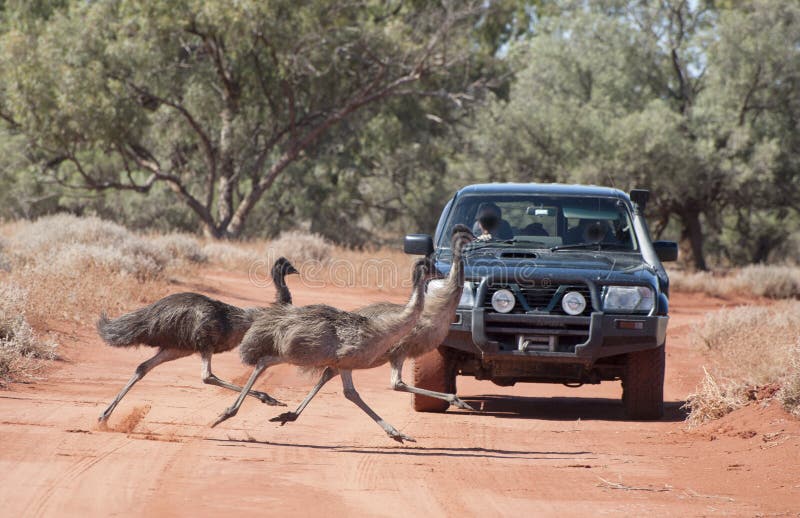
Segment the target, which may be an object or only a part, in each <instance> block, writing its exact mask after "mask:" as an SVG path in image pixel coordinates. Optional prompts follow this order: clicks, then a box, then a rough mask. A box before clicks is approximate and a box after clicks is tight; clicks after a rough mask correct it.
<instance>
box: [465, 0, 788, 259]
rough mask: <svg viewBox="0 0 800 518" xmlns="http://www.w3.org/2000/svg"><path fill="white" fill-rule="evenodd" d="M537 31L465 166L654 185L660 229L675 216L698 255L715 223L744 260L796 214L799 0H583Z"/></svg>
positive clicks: (766, 248)
mask: <svg viewBox="0 0 800 518" xmlns="http://www.w3.org/2000/svg"><path fill="white" fill-rule="evenodd" d="M539 31H540V32H539V33H538V35H537V36H536V37H534V38H532V39H531V40H530V41H528V42H522V43H520V44H518V45H515V46H514V48H513V49H512V52H511V59H512V60H514V62H515V63H516V69H517V74H516V80H515V81H514V83H513V84H512V86H511V93H510V96H509V100H508V101H504V100H502V99H499V98H496V99H492V100H490V101H489V102H488V103H487V104H486V106H485V107H484V109H483V110H481V112H480V113H479V114H478V116H477V118H476V123H475V125H474V127H473V128H472V129H471V130H470V131H468V132H466V135H465V137H466V139H467V144H466V145H465V147H464V149H463V153H462V154H461V156H460V157H459V159H458V161H457V162H456V163H457V164H458V166H459V168H460V169H462V170H463V171H464V173H463V175H462V178H463V179H464V180H470V181H476V180H509V179H514V180H517V181H566V182H593V183H600V184H605V185H613V186H616V187H619V188H622V189H629V188H632V187H644V188H649V189H651V191H652V192H653V195H654V198H653V201H652V203H651V205H650V215H651V216H652V217H653V219H654V220H655V227H656V230H657V233H660V229H663V228H667V227H668V226H669V224H670V221H671V220H673V219H674V220H677V221H678V222H679V223H680V227H681V235H680V237H682V238H685V239H686V240H687V241H688V243H689V244H690V245H691V250H690V252H691V254H692V256H693V261H694V264H695V266H696V267H698V268H700V269H704V268H705V267H706V263H705V257H704V254H705V247H704V245H705V243H706V241H707V237H706V234H707V233H708V232H709V231H710V232H712V233H713V237H712V238H711V249H712V250H714V251H717V252H719V254H720V255H721V256H723V257H725V258H727V259H728V260H730V261H732V262H734V263H736V264H741V263H743V262H747V261H751V260H756V261H758V260H766V259H768V258H769V257H770V253H771V252H772V251H773V250H775V249H776V247H777V246H778V245H779V244H780V243H781V241H782V238H784V237H785V236H787V235H788V234H789V233H791V232H792V231H793V230H794V229H795V228H796V224H790V225H788V226H787V225H786V222H785V219H786V218H787V216H789V215H791V216H792V217H793V218H794V219H795V220H796V219H797V216H796V214H795V212H794V210H796V208H797V202H796V201H795V200H796V199H797V196H796V195H797V189H798V180H799V178H798V176H797V174H798V170H799V169H798V167H797V165H798V164H797V160H798V153H797V149H800V147H798V144H800V142H798V141H797V139H798V133H797V131H796V124H797V121H798V120H800V95H798V91H800V90H798V88H797V86H798V85H797V78H798V77H800V73H798V72H800V68H798V67H799V66H800V52H799V51H798V48H800V47H798V43H800V7H798V5H797V4H796V3H794V2H789V1H782V2H752V3H748V4H743V5H742V6H741V8H739V9H731V10H723V11H715V10H707V9H706V8H705V7H704V4H698V5H694V6H693V5H692V4H691V3H687V2H665V3H660V4H657V5H652V4H647V3H639V2H602V3H592V4H591V6H587V4H583V3H579V4H578V7H575V8H573V9H570V10H568V11H567V12H565V13H564V14H563V15H560V16H555V17H553V18H550V19H548V20H546V21H545V22H543V23H542V24H541V25H540V26H539ZM790 207H791V209H794V210H792V211H791V213H789V212H788V211H789V210H790V209H789V208H790ZM777 220H781V221H783V223H784V224H783V227H781V226H780V225H778V224H777ZM770 221H771V222H772V223H770ZM742 240H744V241H745V243H744V245H743V244H742V243H741V241H742Z"/></svg>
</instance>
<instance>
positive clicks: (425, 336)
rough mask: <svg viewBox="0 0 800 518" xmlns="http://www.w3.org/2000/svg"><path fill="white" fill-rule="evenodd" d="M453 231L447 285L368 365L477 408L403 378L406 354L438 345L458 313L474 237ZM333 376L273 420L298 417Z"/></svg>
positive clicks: (381, 311)
mask: <svg viewBox="0 0 800 518" xmlns="http://www.w3.org/2000/svg"><path fill="white" fill-rule="evenodd" d="M452 235H453V237H452V250H453V262H452V266H451V268H450V272H449V274H448V276H447V281H446V283H445V286H444V288H443V289H442V290H441V291H440V292H439V293H428V295H427V296H426V298H425V308H424V310H423V312H422V316H421V317H420V319H419V321H418V322H417V324H416V326H415V327H414V330H413V331H411V333H410V334H408V335H406V336H404V337H403V338H401V339H400V340H399V341H398V342H397V344H396V345H395V346H394V347H391V348H389V349H388V350H387V351H386V353H385V354H383V355H381V356H379V357H377V358H376V359H375V361H374V362H373V363H372V364H371V365H369V366H367V367H365V368H371V367H377V366H379V365H383V364H384V363H386V362H389V364H390V365H391V368H392V373H391V387H392V389H394V390H397V391H401V392H410V393H412V394H420V395H423V396H428V397H431V398H436V399H441V400H444V401H446V402H447V403H449V404H450V405H453V406H456V407H458V408H462V409H464V410H472V411H475V409H474V408H472V407H471V406H470V405H469V404H467V403H466V402H464V401H463V400H462V399H461V398H459V397H458V396H456V395H455V394H447V393H444V392H434V391H432V390H426V389H421V388H418V387H414V386H413V385H408V384H406V383H405V382H404V381H403V378H402V372H403V363H404V362H405V360H406V359H407V358H418V357H420V356H422V355H423V354H426V353H428V352H430V351H433V350H434V349H436V348H437V347H438V346H439V345H440V344H441V343H442V342H443V341H444V339H445V337H446V336H447V333H448V331H449V329H450V323H451V322H452V321H453V318H454V317H455V311H456V307H457V306H458V301H459V300H460V299H461V292H462V291H463V289H464V262H463V256H462V250H463V248H464V246H465V245H466V244H467V243H469V242H471V241H472V240H473V239H474V236H473V234H472V232H471V231H470V230H469V228H467V227H466V226H465V225H461V224H459V225H456V226H454V227H453V234H452ZM402 309H403V306H402V305H400V304H392V303H389V302H379V303H376V304H370V305H369V306H365V307H363V308H361V309H357V310H356V313H358V314H360V315H364V316H367V317H372V318H375V317H379V316H381V315H387V314H391V313H396V312H398V311H401V310H402ZM334 376H335V371H333V370H332V369H331V368H327V369H325V370H324V371H323V372H322V375H321V376H320V379H319V381H318V382H317V384H316V385H315V386H314V388H312V389H311V391H310V392H309V393H308V395H307V396H306V397H305V399H304V400H303V401H302V402H301V403H300V405H299V406H298V407H297V409H296V410H295V411H294V412H284V413H282V414H280V415H278V416H276V417H273V418H272V419H270V421H273V422H279V423H281V425H283V424H286V423H288V422H292V421H295V420H297V418H298V417H299V416H300V414H301V413H302V411H303V409H304V408H305V407H306V405H308V403H309V402H310V401H311V400H312V399H313V398H314V396H315V395H316V394H317V392H319V390H320V389H321V388H322V386H323V385H325V383H327V382H328V381H330V379H332V378H333V377H334ZM446 408H447V405H445V406H444V408H442V410H444V409H446Z"/></svg>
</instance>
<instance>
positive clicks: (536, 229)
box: [520, 221, 550, 236]
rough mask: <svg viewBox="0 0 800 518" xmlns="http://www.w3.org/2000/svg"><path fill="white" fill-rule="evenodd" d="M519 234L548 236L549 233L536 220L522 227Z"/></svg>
mask: <svg viewBox="0 0 800 518" xmlns="http://www.w3.org/2000/svg"><path fill="white" fill-rule="evenodd" d="M520 234H522V235H525V236H549V235H550V233H549V232H548V231H547V229H545V228H544V226H543V225H542V224H541V223H539V222H538V221H537V222H535V223H531V224H530V225H528V226H527V227H525V228H523V229H522V231H520Z"/></svg>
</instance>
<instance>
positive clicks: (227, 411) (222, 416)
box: [211, 407, 238, 428]
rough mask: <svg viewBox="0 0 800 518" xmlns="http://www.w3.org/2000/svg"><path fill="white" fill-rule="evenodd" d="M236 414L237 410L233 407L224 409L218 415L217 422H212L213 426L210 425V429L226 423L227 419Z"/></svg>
mask: <svg viewBox="0 0 800 518" xmlns="http://www.w3.org/2000/svg"><path fill="white" fill-rule="evenodd" d="M237 412H238V409H237V408H234V407H230V408H226V409H225V411H224V412H222V413H221V414H220V415H219V417H218V418H217V420H216V421H214V424H212V425H211V428H214V427H215V426H217V425H218V424H220V423H221V422H222V421H227V420H228V419H230V418H231V417H233V416H235V415H236V413H237Z"/></svg>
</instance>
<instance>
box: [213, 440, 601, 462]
mask: <svg viewBox="0 0 800 518" xmlns="http://www.w3.org/2000/svg"><path fill="white" fill-rule="evenodd" d="M205 440H206V441H211V442H217V443H221V445H223V446H247V445H254V446H258V445H260V446H268V447H271V448H274V447H288V448H309V449H313V450H326V451H331V452H339V453H363V454H372V455H411V456H420V457H477V458H484V459H526V460H573V461H574V460H576V459H583V460H586V459H589V458H594V456H595V453H594V452H590V451H524V450H523V451H520V450H501V449H493V448H480V447H474V448H470V447H465V448H433V447H432V448H428V447H424V446H410V445H403V446H392V445H387V446H371V447H365V448H356V447H352V446H335V445H320V444H301V443H285V442H274V441H259V440H256V439H252V438H251V439H232V438H228V439H212V438H206V439H205Z"/></svg>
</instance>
